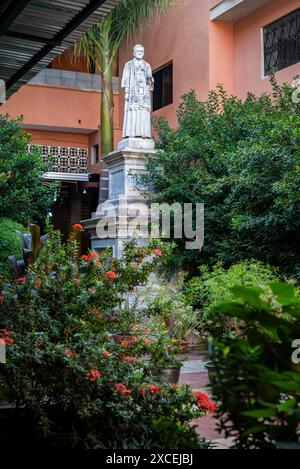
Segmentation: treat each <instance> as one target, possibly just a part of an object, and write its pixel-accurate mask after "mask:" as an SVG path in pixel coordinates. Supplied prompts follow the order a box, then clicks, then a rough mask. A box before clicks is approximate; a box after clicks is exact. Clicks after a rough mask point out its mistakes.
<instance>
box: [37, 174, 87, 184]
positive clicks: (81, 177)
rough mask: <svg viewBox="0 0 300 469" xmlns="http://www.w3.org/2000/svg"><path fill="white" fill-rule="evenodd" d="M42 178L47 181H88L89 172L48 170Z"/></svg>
mask: <svg viewBox="0 0 300 469" xmlns="http://www.w3.org/2000/svg"><path fill="white" fill-rule="evenodd" d="M43 178H44V179H45V180H47V181H66V182H88V181H89V174H88V173H86V174H81V173H61V172H56V173H54V172H48V173H45V174H44V176H43Z"/></svg>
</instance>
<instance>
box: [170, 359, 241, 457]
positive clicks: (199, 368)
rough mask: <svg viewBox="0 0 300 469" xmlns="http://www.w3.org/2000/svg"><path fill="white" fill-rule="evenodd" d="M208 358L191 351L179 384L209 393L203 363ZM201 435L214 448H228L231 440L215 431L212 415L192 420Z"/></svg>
mask: <svg viewBox="0 0 300 469" xmlns="http://www.w3.org/2000/svg"><path fill="white" fill-rule="evenodd" d="M208 361H209V358H208V357H207V356H206V355H204V354H201V353H195V352H194V353H193V354H191V356H190V357H189V359H188V360H187V361H185V362H184V366H183V367H182V368H181V372H180V379H179V384H189V385H190V386H191V388H192V389H194V390H197V391H203V392H205V393H206V394H208V395H209V394H210V390H209V379H208V374H207V371H206V368H205V364H206V363H207V362H208ZM193 423H194V424H195V425H196V426H197V428H198V432H199V434H200V435H201V436H203V437H205V438H207V439H208V440H211V441H212V442H213V445H214V448H215V449H229V448H230V446H231V444H232V441H231V440H230V439H225V438H224V435H222V434H220V433H219V432H217V430H216V427H217V421H216V419H215V418H214V416H213V415H207V416H206V417H202V418H200V419H198V420H195V421H194V422H193Z"/></svg>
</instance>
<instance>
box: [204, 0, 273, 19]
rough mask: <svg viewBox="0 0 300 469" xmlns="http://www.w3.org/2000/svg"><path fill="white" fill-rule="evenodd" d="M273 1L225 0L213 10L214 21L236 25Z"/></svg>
mask: <svg viewBox="0 0 300 469" xmlns="http://www.w3.org/2000/svg"><path fill="white" fill-rule="evenodd" d="M270 1H271V0H223V2H220V3H218V5H216V6H215V7H214V8H212V9H211V12H210V19H211V20H212V21H227V22H229V23H235V22H236V21H238V20H240V19H242V18H244V17H245V16H247V15H249V14H250V13H252V12H253V11H255V10H257V9H258V8H260V7H262V6H263V5H265V4H266V3H269V2H270Z"/></svg>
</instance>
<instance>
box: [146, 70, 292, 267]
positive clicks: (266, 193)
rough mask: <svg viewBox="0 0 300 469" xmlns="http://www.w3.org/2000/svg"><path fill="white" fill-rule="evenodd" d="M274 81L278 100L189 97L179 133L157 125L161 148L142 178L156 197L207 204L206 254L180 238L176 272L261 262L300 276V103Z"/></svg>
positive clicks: (220, 90) (266, 97)
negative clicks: (219, 265) (187, 245)
mask: <svg viewBox="0 0 300 469" xmlns="http://www.w3.org/2000/svg"><path fill="white" fill-rule="evenodd" d="M272 84H273V93H272V95H271V96H269V95H266V94H263V95H262V96H260V97H256V96H254V95H253V94H249V95H248V96H247V98H246V99H245V100H244V101H243V100H240V99H238V98H236V97H234V96H231V97H228V96H227V95H226V93H225V92H224V90H223V88H222V87H219V88H218V89H217V90H216V91H211V92H210V94H209V97H208V100H207V101H206V102H199V101H198V100H197V98H196V95H195V93H194V92H191V93H188V94H186V95H185V96H183V101H182V104H181V105H180V107H179V109H178V128H177V129H176V130H173V129H171V128H170V127H169V125H168V124H167V122H166V121H164V120H161V119H160V120H158V130H159V144H160V150H161V151H158V152H157V153H156V154H155V155H153V156H151V158H150V159H149V163H148V167H147V174H146V175H145V176H144V177H143V178H142V179H143V181H144V182H146V183H150V184H151V187H153V188H154V191H155V192H154V194H153V195H152V199H153V200H154V201H156V202H165V203H170V204H172V203H174V202H178V203H180V204H182V205H183V204H184V203H193V204H196V203H204V204H205V243H204V247H203V249H202V251H201V252H199V251H198V250H186V249H185V242H186V239H181V240H176V243H177V245H178V249H177V250H176V251H175V252H174V255H173V262H172V264H171V270H172V268H173V269H174V266H175V267H176V268H178V266H180V267H181V266H183V269H184V270H185V271H187V272H190V273H191V274H193V275H195V274H196V272H197V266H198V265H199V264H207V265H210V266H212V265H214V264H215V263H216V262H218V261H222V262H224V265H225V266H226V267H228V266H230V265H232V264H235V263H238V262H240V261H241V260H245V259H257V260H260V261H262V262H264V263H267V264H271V265H274V266H277V267H279V268H280V270H281V271H282V272H283V273H285V274H288V275H291V274H292V275H299V272H300V251H299V249H298V246H299V243H300V203H299V190H298V188H299V183H300V181H299V177H300V171H299V161H300V160H299V148H300V146H299V144H300V136H299V128H300V112H299V109H300V107H299V106H300V105H299V104H296V103H294V102H293V100H292V96H291V95H292V93H293V91H294V88H292V87H291V86H289V85H283V86H282V87H279V86H278V85H277V84H276V82H275V81H274V79H273V80H272ZM157 168H161V171H158V170H157ZM150 195H151V194H150ZM194 222H195V220H194Z"/></svg>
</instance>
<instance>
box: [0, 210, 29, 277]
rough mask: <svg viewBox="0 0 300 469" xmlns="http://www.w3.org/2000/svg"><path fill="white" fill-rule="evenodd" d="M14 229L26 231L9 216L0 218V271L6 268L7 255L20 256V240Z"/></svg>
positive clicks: (7, 264) (7, 265)
mask: <svg viewBox="0 0 300 469" xmlns="http://www.w3.org/2000/svg"><path fill="white" fill-rule="evenodd" d="M16 230H19V231H23V232H24V231H26V230H25V228H24V226H22V225H20V224H19V223H16V222H14V221H13V220H10V219H9V218H2V219H0V272H2V273H3V272H4V271H5V270H7V269H8V267H9V263H8V260H7V259H8V256H16V257H17V259H19V258H21V257H22V246H21V240H20V238H19V236H18V235H17V233H16Z"/></svg>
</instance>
